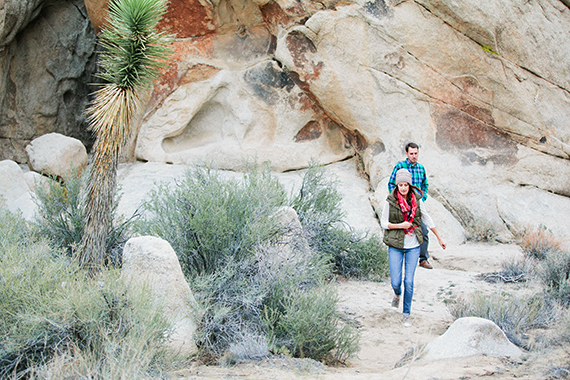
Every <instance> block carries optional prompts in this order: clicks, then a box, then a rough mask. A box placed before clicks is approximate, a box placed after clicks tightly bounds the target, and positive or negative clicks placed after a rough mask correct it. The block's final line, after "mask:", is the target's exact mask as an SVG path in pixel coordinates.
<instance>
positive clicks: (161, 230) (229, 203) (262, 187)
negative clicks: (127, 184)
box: [138, 166, 286, 277]
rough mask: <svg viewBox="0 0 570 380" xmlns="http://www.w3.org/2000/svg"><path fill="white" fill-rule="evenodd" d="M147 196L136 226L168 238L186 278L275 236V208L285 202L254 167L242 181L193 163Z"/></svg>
mask: <svg viewBox="0 0 570 380" xmlns="http://www.w3.org/2000/svg"><path fill="white" fill-rule="evenodd" d="M151 199H152V200H151V201H150V202H148V203H147V204H146V205H145V209H146V211H147V212H149V213H150V216H149V218H147V220H145V221H144V222H141V223H139V224H138V231H139V232H140V233H142V234H151V235H156V236H159V237H161V238H163V239H165V240H167V241H168V242H169V243H170V244H171V245H172V247H173V248H174V251H175V252H176V253H177V254H178V257H179V259H180V264H181V265H182V269H183V271H184V273H185V274H186V276H189V277H191V276H194V275H199V274H207V273H213V272H215V271H216V270H217V269H218V268H222V267H224V265H225V264H226V263H227V262H228V261H233V260H240V259H242V258H246V257H248V256H249V255H251V252H252V251H253V248H254V247H255V246H256V245H257V244H258V242H262V241H268V240H271V239H275V238H277V237H278V236H277V235H278V234H279V231H280V229H279V223H278V222H277V220H278V218H279V215H278V214H277V213H276V210H277V209H278V208H279V207H280V206H282V205H284V204H285V203H286V196H285V192H284V191H283V189H282V187H281V185H280V184H279V182H278V181H277V179H276V178H274V177H273V176H271V174H270V172H269V170H268V169H267V168H265V169H263V170H261V169H259V168H257V167H256V166H252V167H251V170H250V171H249V172H248V173H247V174H246V175H245V176H244V179H243V181H239V180H233V179H225V178H223V177H222V176H221V174H220V173H219V172H217V171H215V170H211V169H208V168H206V167H203V166H195V167H193V168H190V169H188V173H187V174H186V176H185V177H184V179H183V180H182V181H180V182H178V183H176V184H175V186H169V185H167V184H158V185H157V189H156V190H153V191H152V192H151Z"/></svg>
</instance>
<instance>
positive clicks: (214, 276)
mask: <svg viewBox="0 0 570 380" xmlns="http://www.w3.org/2000/svg"><path fill="white" fill-rule="evenodd" d="M310 185H311V184H308V185H306V186H305V188H306V187H307V186H310ZM311 202H312V204H324V203H326V200H325V199H322V198H321V199H317V198H315V197H313V198H312V200H311ZM287 203H288V201H287V197H286V195H285V192H284V191H283V188H282V186H281V185H280V183H279V182H278V181H277V179H276V178H274V177H273V176H271V174H270V172H269V170H268V168H263V169H260V168H259V167H257V166H255V165H253V166H251V167H250V169H249V171H248V172H247V173H246V174H245V175H244V177H243V179H242V180H234V179H226V178H223V177H222V175H221V174H220V173H219V172H217V171H215V170H211V169H208V168H205V167H200V166H198V167H194V168H191V169H189V171H188V172H187V175H186V176H185V178H184V179H183V180H182V181H180V182H178V183H176V184H175V185H174V186H166V185H158V188H157V190H156V191H155V192H153V193H152V196H151V201H150V202H149V203H148V204H147V205H146V207H145V208H146V211H147V212H148V214H147V215H148V216H147V220H146V221H144V222H141V223H139V231H140V232H141V233H147V234H155V235H158V236H160V237H162V238H164V239H165V240H167V241H169V242H170V243H171V245H172V246H173V248H174V250H175V251H176V252H177V253H178V255H179V258H180V262H181V264H182V266H183V270H184V272H185V274H186V276H187V278H188V281H189V283H190V286H191V288H192V290H193V292H194V295H195V297H196V299H197V301H198V302H199V303H200V304H201V305H202V306H203V317H202V319H201V321H200V323H199V326H198V331H197V334H196V336H195V338H196V342H197V344H198V346H199V347H200V351H201V355H202V358H203V359H204V360H207V358H211V359H210V360H213V361H216V362H221V363H225V364H231V363H235V362H239V361H244V360H251V359H256V358H259V357H263V356H266V355H268V354H269V353H270V352H271V351H272V352H275V350H276V349H275V347H276V346H275V342H276V341H278V342H279V349H280V348H281V347H284V349H286V351H287V352H290V353H291V354H292V355H295V356H299V355H304V356H307V357H312V358H313V359H318V360H321V359H323V360H324V358H325V357H326V358H331V360H335V359H336V360H340V359H343V358H344V357H345V356H346V355H347V353H352V352H353V351H354V347H355V342H356V340H355V338H354V334H355V333H354V334H352V333H349V332H348V331H349V327H344V326H341V325H340V315H339V314H337V313H336V312H334V313H331V307H330V305H336V303H337V300H336V298H335V297H334V294H333V292H332V291H331V290H330V289H328V288H327V287H326V286H325V283H326V279H329V278H331V273H332V260H330V257H329V256H327V255H325V254H321V252H317V250H315V249H314V248H312V247H311V246H310V244H308V243H307V241H306V240H305V239H306V236H307V231H306V229H305V228H302V229H299V228H294V226H288V225H285V224H284V223H283V221H282V214H281V212H280V210H281V208H282V206H285V205H287ZM304 211H305V214H304V215H305V216H306V217H307V218H308V219H306V220H308V221H309V222H311V220H310V217H309V215H318V220H317V221H316V222H314V223H313V224H312V225H322V224H323V223H329V224H331V223H332V221H336V220H337V217H336V216H335V217H332V218H331V217H330V216H329V215H327V212H334V213H336V214H340V212H339V211H338V210H336V209H331V208H329V209H327V208H315V207H306V208H304ZM327 221H328V222H327ZM284 242H287V243H288V244H286V245H285V244H283V243H284ZM291 294H296V295H297V296H298V297H299V298H306V297H309V294H310V295H311V297H313V301H315V303H316V304H314V305H312V306H313V309H312V310H311V309H306V310H302V309H300V308H299V307H298V306H297V307H296V306H295V304H293V303H292V299H290V298H288V297H290V296H291ZM332 310H334V308H332ZM269 311H270V314H271V315H272V316H273V317H274V318H273V319H271V322H268V320H267V318H266V315H267V313H268V312H269ZM294 313H296V314H294ZM303 313H312V314H311V318H308V317H307V318H304V319H303V320H304V321H305V323H299V324H297V325H294V326H288V327H287V329H281V330H277V326H281V325H279V323H284V322H283V320H284V319H287V318H291V317H292V315H293V314H294V315H295V318H297V317H298V315H299V314H303ZM321 325H322V326H321ZM319 328H320V330H319ZM301 329H304V330H303V331H319V334H320V335H321V336H320V337H319V339H320V340H316V339H314V338H310V339H311V341H310V342H306V341H305V340H306V338H304V336H305V334H304V333H302V332H301V331H300V330H301ZM277 331H278V332H277ZM342 331H343V332H342ZM351 331H352V330H351ZM351 334H352V335H351ZM303 339H305V340H303ZM330 342H334V344H331V343H330Z"/></svg>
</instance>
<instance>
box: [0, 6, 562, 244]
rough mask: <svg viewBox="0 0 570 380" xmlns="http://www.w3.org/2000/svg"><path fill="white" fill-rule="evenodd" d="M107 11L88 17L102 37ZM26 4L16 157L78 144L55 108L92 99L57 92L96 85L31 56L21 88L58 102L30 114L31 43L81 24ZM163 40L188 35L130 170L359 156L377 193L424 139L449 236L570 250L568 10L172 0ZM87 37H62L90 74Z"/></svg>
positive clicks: (9, 82)
mask: <svg viewBox="0 0 570 380" xmlns="http://www.w3.org/2000/svg"><path fill="white" fill-rule="evenodd" d="M107 2H108V1H107V0H86V1H85V5H86V9H87V12H88V14H89V17H90V19H91V21H92V23H93V26H94V30H100V28H101V27H103V26H104V19H105V12H106V7H107ZM71 3H73V4H74V5H77V7H74V10H73V9H68V8H66V6H68V5H70V4H71ZM22 4H28V5H26V7H24V6H23V5H22V8H21V9H22V11H21V16H19V17H20V18H19V19H18V20H20V19H21V20H28V19H32V18H33V16H34V15H38V16H36V18H35V19H34V20H33V21H32V22H31V23H29V24H28V26H26V27H25V28H24V27H23V26H22V27H21V28H20V30H21V31H20V32H19V33H18V34H17V37H14V38H13V39H12V40H11V41H12V42H9V43H8V44H7V45H4V48H3V50H2V53H1V54H2V57H3V58H2V61H1V62H3V63H2V65H3V66H2V67H10V68H11V69H10V70H11V71H6V70H5V71H4V73H3V75H2V76H1V77H0V81H1V82H0V93H2V92H1V91H4V92H3V93H2V94H4V95H2V103H1V105H2V107H4V108H3V111H2V119H1V120H0V133H1V135H0V138H4V139H3V140H2V139H0V144H3V146H2V154H4V155H12V156H15V155H17V154H18V152H20V153H19V154H22V153H21V152H22V151H23V147H24V146H25V145H26V144H27V142H29V140H31V139H32V138H34V137H37V136H38V135H41V134H44V133H47V132H51V131H53V130H52V129H53V128H60V130H56V131H59V132H60V133H64V134H68V135H71V136H74V133H75V134H78V133H80V132H78V131H79V130H80V129H74V128H72V127H71V124H74V121H77V120H79V119H78V117H77V115H78V114H77V113H72V112H71V111H70V112H69V113H66V112H67V111H66V112H64V110H67V109H69V107H67V106H64V105H65V104H66V103H65V101H64V102H63V103H62V102H61V98H62V96H63V95H65V94H66V93H67V94H68V95H69V94H71V95H72V96H67V97H65V96H63V99H64V100H65V99H68V100H69V99H72V100H73V102H75V103H73V104H72V107H71V108H74V109H79V108H81V107H80V104H79V103H81V102H84V103H85V99H86V98H85V97H83V98H82V97H81V96H80V95H79V90H77V89H76V87H74V86H75V85H76V82H74V81H73V80H71V81H67V80H62V81H59V82H58V81H54V79H53V78H64V77H65V78H68V77H70V76H72V77H73V78H83V79H85V78H86V77H85V75H86V73H87V71H81V70H79V71H81V72H82V73H83V74H77V75H76V76H73V75H69V76H66V75H60V76H57V75H50V76H49V77H48V76H45V77H44V76H42V75H43V74H41V72H42V71H41V70H42V67H43V66H46V67H49V68H51V69H50V70H51V71H53V72H59V71H57V70H55V69H53V67H56V68H64V67H67V66H66V65H65V64H63V63H65V62H68V61H66V60H65V59H64V60H63V61H61V62H62V64H60V65H55V66H54V65H52V64H48V63H47V62H49V61H50V59H52V58H51V57H48V58H49V59H48V58H42V59H41V60H30V59H29V58H28V60H29V61H30V62H32V63H33V65H35V66H41V67H40V68H39V71H38V70H35V69H34V71H33V72H34V73H35V74H33V75H32V74H31V73H32V71H30V75H28V77H29V79H26V81H27V82H26V83H47V84H48V86H51V87H50V88H52V90H50V91H51V92H50V91H43V90H42V91H34V92H33V93H34V96H35V98H33V99H32V96H31V95H30V94H31V93H30V92H29V91H28V92H26V91H20V90H19V88H24V87H21V86H20V87H18V86H19V85H18V83H20V82H23V81H24V80H23V79H22V80H21V81H20V82H19V81H18V80H17V79H18V78H24V77H25V73H22V70H24V68H25V66H26V65H23V64H21V62H23V61H24V60H26V59H27V58H26V57H29V56H26V55H25V52H26V51H36V50H37V51H42V48H44V47H46V46H50V45H49V43H48V41H47V40H41V39H39V41H42V42H43V43H42V44H41V46H36V45H33V44H32V42H33V41H36V40H34V39H33V38H32V37H31V36H32V34H30V33H32V31H33V30H35V29H37V28H40V26H41V25H42V23H43V22H44V21H45V20H52V19H53V18H56V17H55V16H54V15H56V14H58V15H60V14H67V13H66V12H72V13H73V12H75V13H81V12H82V11H80V10H83V9H85V8H83V5H82V4H76V2H73V1H71V2H66V3H63V2H62V3H53V4H54V5H50V6H47V5H46V4H47V3H46V4H44V5H43V8H42V9H41V11H39V13H38V11H37V8H38V7H41V6H42V4H43V3H41V2H39V3H37V4H38V5H36V6H35V7H34V6H33V4H35V3H33V2H31V1H30V2H29V3H28V2H26V3H22ZM49 4H52V3H49ZM79 5H81V6H79ZM24 8H25V11H24V10H23V9H24ZM9 9H15V8H14V7H13V6H12V8H9V7H5V10H9ZM64 9H65V12H64V11H63V10H64ZM5 10H4V13H6V11H5ZM56 10H57V11H58V12H56ZM62 12H63V13H62ZM87 12H85V13H84V14H82V17H86V15H87ZM5 19H6V18H5ZM84 20H86V19H85V18H84ZM18 22H19V24H18V25H24V24H25V22H24V21H18ZM18 22H17V23H18ZM68 24H71V23H68ZM54 25H55V23H54ZM82 28H83V29H82ZM161 28H162V30H165V31H168V32H170V33H173V34H174V35H175V36H176V40H175V42H174V44H173V46H172V47H173V49H174V54H173V57H172V58H173V59H172V62H171V64H170V67H169V68H168V70H165V71H164V73H163V75H162V76H161V78H160V79H159V81H158V82H157V83H156V85H155V87H154V88H153V89H152V91H150V92H149V93H148V94H147V97H146V99H145V109H144V111H143V112H142V114H141V116H140V117H139V119H138V122H137V124H136V125H135V126H134V129H135V131H136V134H135V137H134V139H133V140H132V141H131V143H130V144H129V145H128V146H127V147H126V149H125V158H127V159H131V160H132V159H135V158H136V159H140V160H143V161H150V162H159V163H160V162H161V163H175V164H176V163H178V164H183V163H191V162H195V161H203V162H208V163H212V164H214V165H215V166H218V167H220V168H222V169H230V170H238V171H239V170H242V169H243V167H244V161H245V160H246V159H249V158H251V157H257V159H258V161H270V162H271V163H272V165H273V167H274V169H275V170H276V171H282V172H285V171H288V170H295V169H299V168H303V167H305V166H306V165H307V164H308V162H309V160H310V159H312V158H315V159H317V160H319V161H320V162H322V163H325V164H328V163H332V162H336V161H340V160H343V159H345V158H348V157H351V156H354V155H357V156H358V157H359V159H360V160H361V162H362V166H363V171H364V174H365V175H366V176H367V177H368V178H369V185H370V189H371V190H372V191H373V192H374V191H377V187H378V184H379V183H381V182H382V181H383V180H385V179H386V177H387V176H389V175H390V172H391V169H392V167H393V165H394V164H395V163H396V162H398V161H400V160H402V159H403V158H404V152H403V147H404V145H405V144H406V143H407V142H409V141H414V142H417V143H419V144H420V147H421V148H420V162H421V163H423V164H424V165H425V166H426V168H427V171H428V179H429V182H430V191H429V195H430V196H431V197H432V198H433V199H434V200H435V201H437V202H438V203H437V204H435V203H434V205H437V208H438V209H440V207H439V205H441V206H443V207H444V208H445V210H447V211H448V212H449V213H450V214H451V215H452V216H453V217H454V219H456V220H457V221H458V223H460V227H461V228H464V229H465V231H464V232H461V228H456V227H457V226H455V225H453V226H451V227H452V228H453V229H454V231H455V232H454V236H455V237H456V238H457V239H458V240H461V235H462V234H465V235H467V236H469V234H474V233H475V234H476V233H477V231H480V230H485V229H494V230H496V232H497V233H498V234H499V235H501V236H503V237H504V238H507V239H508V238H509V236H510V231H512V230H514V229H515V228H518V227H521V224H522V225H527V224H528V225H530V226H531V227H536V226H538V224H543V225H544V226H546V227H547V228H550V229H552V230H553V231H555V230H556V233H559V234H562V235H565V236H570V227H564V226H570V223H558V222H554V220H557V219H556V215H560V214H562V215H570V202H569V201H568V195H569V191H568V189H569V188H570V186H569V185H570V183H569V181H570V180H569V178H570V176H568V175H566V174H565V173H570V163H569V156H570V129H569V128H568V117H567V115H568V114H570V93H569V91H570V79H569V78H570V76H569V75H568V72H567V68H566V67H565V65H566V62H568V61H569V58H570V57H568V55H569V54H570V34H569V33H568V32H569V31H570V8H569V7H568V2H567V1H560V0H548V1H547V0H539V1H532V2H529V1H525V0H500V1H499V0H492V1H485V2H480V1H476V0H466V1H462V2H453V1H449V0H418V1H411V0H356V1H354V2H337V1H335V0H328V1H321V2H315V1H310V0H300V1H289V0H279V1H268V0H236V1H232V2H229V1H226V0H215V1H205V0H192V1H187V0H172V1H170V3H169V10H168V12H167V14H166V16H165V18H164V20H163V22H162V23H161ZM5 30H6V31H7V30H8V29H6V28H5ZM41 30H43V29H41ZM75 30H81V31H84V32H81V33H78V32H75V33H74V34H73V33H72V34H70V35H72V36H75V37H70V38H68V39H65V38H63V37H60V39H61V41H65V42H66V43H62V44H60V45H61V46H75V49H73V48H69V49H67V50H66V49H63V48H62V47H61V46H60V45H58V49H59V50H57V49H56V51H58V54H60V56H61V54H63V56H70V57H77V61H78V62H91V61H89V59H87V60H86V61H85V60H83V61H82V60H81V59H79V58H80V57H88V56H89V57H91V55H90V54H92V53H89V51H92V50H89V48H88V47H89V46H94V34H93V33H91V34H89V33H87V31H86V30H87V29H85V26H84V24H82V23H78V24H76V29H75ZM50 33H51V32H50ZM8 34H9V33H6V32H4V35H5V36H7V35H8ZM48 34H49V33H47V32H46V33H44V35H46V36H47V35H48ZM80 37H81V38H80ZM10 38H12V37H5V40H6V41H10ZM42 38H44V36H43V35H42ZM46 38H47V37H46ZM82 38H83V39H82ZM81 41H82V42H83V43H81ZM72 42H73V43H72ZM79 46H82V47H86V46H87V48H84V49H83V50H81V49H80V48H79ZM16 47H17V49H16ZM23 47H25V49H23ZM44 50H47V48H45V49H44ZM53 50H54V49H51V50H50V51H53ZM70 51H71V52H72V53H69V52H70ZM66 54H67V55H66ZM54 56H55V55H54ZM53 59H55V58H53ZM57 59H59V60H61V59H62V58H57ZM58 62H59V61H58ZM6 63H8V64H6ZM40 63H41V64H40ZM0 66H1V65H0ZM78 67H82V66H81V65H79V66H78ZM84 67H88V64H85V66H84ZM26 70H27V69H26ZM30 70H31V69H30ZM51 71H50V72H51ZM79 71H78V73H79ZM66 72H68V71H66ZM38 73H40V74H38ZM81 75H83V77H82V76H81ZM80 82H81V80H80ZM61 83H65V85H63V84H61ZM74 83H75V84H74ZM82 83H86V81H85V80H83V82H82ZM56 84H57V86H56ZM65 86H70V87H65ZM77 86H80V85H77ZM54 88H56V89H55V90H54ZM16 90H18V91H16ZM68 90H69V91H68ZM58 91H59V92H58ZM26 94H28V95H26ZM47 94H49V96H48V95H47ZM54 94H56V95H54ZM75 94H78V96H75ZM60 95H61V96H60ZM42 97H43V98H42ZM58 97H59V99H60V100H59V101H57V99H58ZM40 98H41V99H40ZM37 99H40V100H41V101H40V100H37ZM84 103H83V105H84ZM62 104H63V105H62ZM74 112H76V111H75V110H74ZM73 115H75V116H73ZM79 124H81V122H77V123H75V124H74V125H75V126H78V125H79ZM68 127H69V128H70V129H68V130H69V131H71V130H73V132H69V133H66V132H65V131H62V129H65V128H68ZM8 132H9V133H8ZM5 136H11V137H9V138H7V137H5ZM18 144H19V145H18ZM17 161H18V160H17ZM20 162H25V157H24V158H21V161H20ZM378 191H379V193H378V194H377V196H376V198H377V200H380V201H381V199H382V197H383V191H384V190H383V189H378ZM545 199H548V201H545ZM521 205H524V207H521ZM530 205H536V206H537V207H539V208H540V210H541V214H540V215H536V212H534V211H533V207H530ZM444 213H445V212H444ZM444 213H442V215H443V214H444ZM442 232H444V231H442Z"/></svg>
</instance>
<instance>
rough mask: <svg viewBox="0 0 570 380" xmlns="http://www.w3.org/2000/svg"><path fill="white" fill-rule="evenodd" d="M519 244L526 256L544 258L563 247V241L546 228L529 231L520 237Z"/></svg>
mask: <svg viewBox="0 0 570 380" xmlns="http://www.w3.org/2000/svg"><path fill="white" fill-rule="evenodd" d="M519 245H520V247H521V248H522V250H523V253H524V254H525V256H528V257H533V258H536V259H539V260H543V259H545V258H546V256H547V255H548V254H550V253H552V252H558V251H560V250H561V249H562V242H561V240H560V239H558V238H556V237H555V236H554V235H553V234H552V232H550V231H549V230H547V229H546V228H543V227H539V228H538V229H536V230H534V231H528V230H527V232H526V233H524V234H522V236H520V238H519Z"/></svg>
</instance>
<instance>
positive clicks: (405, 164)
mask: <svg viewBox="0 0 570 380" xmlns="http://www.w3.org/2000/svg"><path fill="white" fill-rule="evenodd" d="M419 149H420V148H419V146H418V144H416V143H413V142H410V143H408V144H406V157H407V158H406V159H405V160H404V161H401V162H398V163H397V164H396V166H394V170H392V175H391V176H390V180H389V181H388V191H389V192H392V190H394V188H395V187H396V172H397V171H398V170H400V169H408V170H409V172H410V173H411V174H412V185H414V186H416V187H417V188H418V189H420V190H421V191H422V192H423V193H424V196H423V197H422V202H423V201H425V200H426V199H427V192H428V181H427V175H426V169H425V168H424V167H423V165H421V164H419V163H418V154H419ZM422 234H423V237H424V240H423V243H422V244H421V246H420V266H421V267H423V268H426V269H433V267H432V266H431V264H430V263H429V262H428V258H429V253H428V244H429V235H428V229H427V227H426V225H425V224H424V223H423V222H422Z"/></svg>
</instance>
